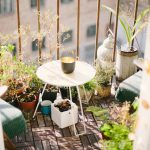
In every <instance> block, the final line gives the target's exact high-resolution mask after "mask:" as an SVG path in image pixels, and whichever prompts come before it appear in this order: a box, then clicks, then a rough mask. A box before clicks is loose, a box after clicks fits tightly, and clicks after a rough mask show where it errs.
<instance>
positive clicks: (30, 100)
mask: <svg viewBox="0 0 150 150" xmlns="http://www.w3.org/2000/svg"><path fill="white" fill-rule="evenodd" d="M17 99H18V101H19V104H20V106H21V109H22V110H23V111H25V112H30V111H33V110H34V108H35V105H36V95H35V92H34V91H33V89H32V88H27V89H26V90H25V91H24V92H23V93H22V94H20V95H19V96H17Z"/></svg>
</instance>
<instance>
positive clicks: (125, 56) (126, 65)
mask: <svg viewBox="0 0 150 150" xmlns="http://www.w3.org/2000/svg"><path fill="white" fill-rule="evenodd" d="M137 58H138V52H137V51H133V52H125V51H119V50H118V51H117V57H116V76H117V78H118V80H124V79H126V78H128V77H130V76H131V75H133V74H134V73H135V72H136V71H137V67H136V66H135V64H134V63H133V61H134V60H135V59H137Z"/></svg>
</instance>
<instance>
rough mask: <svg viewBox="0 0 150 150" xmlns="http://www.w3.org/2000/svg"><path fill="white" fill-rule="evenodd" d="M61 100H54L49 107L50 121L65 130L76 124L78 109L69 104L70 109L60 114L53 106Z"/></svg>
mask: <svg viewBox="0 0 150 150" xmlns="http://www.w3.org/2000/svg"><path fill="white" fill-rule="evenodd" d="M60 101H63V100H62V99H61V100H55V101H54V103H52V105H51V117H52V120H53V121H54V122H55V123H56V124H57V125H58V126H59V127H60V128H65V127H68V126H71V125H73V124H76V123H77V122H78V107H77V105H76V104H75V103H72V102H70V103H71V109H70V110H68V111H64V112H60V111H59V109H58V108H57V107H54V105H55V104H56V103H58V102H60Z"/></svg>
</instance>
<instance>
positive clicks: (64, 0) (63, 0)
mask: <svg viewBox="0 0 150 150" xmlns="http://www.w3.org/2000/svg"><path fill="white" fill-rule="evenodd" d="M70 2H73V0H61V3H62V4H68V3H70Z"/></svg>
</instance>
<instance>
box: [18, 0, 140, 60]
mask: <svg viewBox="0 0 150 150" xmlns="http://www.w3.org/2000/svg"><path fill="white" fill-rule="evenodd" d="M36 1H37V11H38V18H37V19H38V33H40V0H36ZM76 1H77V24H76V25H77V33H76V38H77V43H76V54H77V58H80V0H76ZM138 2H139V0H135V9H134V23H135V20H136V18H137V11H138ZM56 3H57V5H56V6H57V9H56V10H57V16H58V17H57V35H58V34H59V25H60V19H59V15H60V0H57V1H56ZM16 4H17V22H18V35H19V36H18V43H19V51H18V57H19V59H20V60H21V56H22V48H21V47H22V45H21V34H20V26H21V23H20V10H19V4H20V3H19V0H16ZM119 6H120V0H117V3H116V19H115V27H114V35H115V37H114V51H113V56H112V61H115V53H116V43H117V29H118V16H119ZM100 8H101V0H97V19H96V37H95V54H94V56H95V59H96V58H97V48H98V42H99V28H100ZM110 16H112V14H110ZM110 24H111V17H110ZM59 40H60V39H59V37H58V36H57V45H58V46H57V59H59V53H60V51H59V43H60V41H59ZM133 44H134V41H133V42H132V45H133ZM38 54H39V55H38V60H39V62H40V61H41V58H42V51H41V41H40V40H38Z"/></svg>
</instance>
